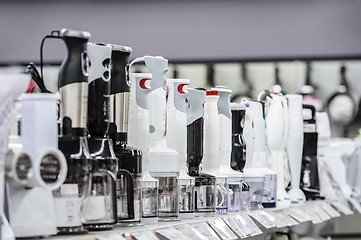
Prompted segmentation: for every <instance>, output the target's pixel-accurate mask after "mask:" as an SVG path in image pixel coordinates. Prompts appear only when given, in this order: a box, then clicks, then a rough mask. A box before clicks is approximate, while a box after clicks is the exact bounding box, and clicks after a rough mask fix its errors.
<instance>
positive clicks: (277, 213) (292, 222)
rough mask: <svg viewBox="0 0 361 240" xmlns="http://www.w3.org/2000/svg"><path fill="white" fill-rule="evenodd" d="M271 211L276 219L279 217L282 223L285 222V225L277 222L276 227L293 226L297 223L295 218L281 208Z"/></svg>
mask: <svg viewBox="0 0 361 240" xmlns="http://www.w3.org/2000/svg"><path fill="white" fill-rule="evenodd" d="M272 212H273V214H274V215H275V217H276V219H279V220H281V221H282V222H283V223H285V225H281V226H279V225H278V224H277V227H279V228H280V227H286V226H294V225H297V224H298V222H297V221H296V220H294V219H293V218H292V217H290V216H289V215H288V214H286V213H284V212H283V210H277V211H272Z"/></svg>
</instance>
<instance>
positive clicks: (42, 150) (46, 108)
mask: <svg viewBox="0 0 361 240" xmlns="http://www.w3.org/2000/svg"><path fill="white" fill-rule="evenodd" d="M57 101H58V97H57V96H56V95H55V94H45V93H41V94H35V93H33V94H25V95H23V96H22V98H21V105H22V106H21V109H22V121H21V122H22V125H21V139H22V140H21V141H22V144H23V148H24V149H27V150H29V151H30V152H31V154H32V159H33V168H34V176H33V178H32V179H31V180H30V186H34V187H35V186H39V187H42V188H44V189H47V190H55V189H57V188H59V187H60V186H61V185H62V184H63V182H64V181H65V178H66V174H67V163H66V160H65V157H64V155H63V154H62V153H61V152H60V151H59V150H58V125H57V114H58V113H57ZM48 154H51V155H53V156H54V157H55V159H56V161H58V163H59V166H60V171H59V175H58V177H57V180H56V181H55V182H52V183H46V182H44V180H43V179H42V177H41V175H40V173H41V171H40V170H41V169H40V165H41V161H42V159H43V158H44V157H45V156H46V155H48Z"/></svg>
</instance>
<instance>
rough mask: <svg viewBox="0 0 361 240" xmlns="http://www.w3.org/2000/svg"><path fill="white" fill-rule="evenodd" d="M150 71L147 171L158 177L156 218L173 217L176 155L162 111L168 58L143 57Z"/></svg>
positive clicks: (176, 198) (175, 211)
mask: <svg viewBox="0 0 361 240" xmlns="http://www.w3.org/2000/svg"><path fill="white" fill-rule="evenodd" d="M144 61H145V65H146V67H147V68H148V69H149V71H150V73H151V74H152V81H151V82H150V87H151V92H150V93H149V96H148V100H149V132H150V146H149V172H150V174H151V175H152V176H153V177H155V178H157V179H158V180H159V196H158V198H159V209H158V210H159V218H162V219H164V220H170V219H177V218H178V214H179V202H178V201H179V185H178V176H179V156H178V153H177V152H176V151H175V150H174V149H171V148H169V147H167V144H166V141H164V140H165V139H164V133H165V127H166V124H165V114H166V74H167V71H168V60H167V59H165V58H163V57H151V56H145V57H144Z"/></svg>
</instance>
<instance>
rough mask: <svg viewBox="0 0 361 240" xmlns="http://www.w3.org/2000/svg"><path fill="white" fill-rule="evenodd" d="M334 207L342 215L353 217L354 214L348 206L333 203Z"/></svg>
mask: <svg viewBox="0 0 361 240" xmlns="http://www.w3.org/2000/svg"><path fill="white" fill-rule="evenodd" d="M331 204H332V206H334V207H335V208H336V209H337V210H338V211H339V212H340V213H343V214H345V215H351V214H353V211H352V210H351V209H350V208H349V207H348V206H346V205H345V204H343V203H341V202H337V201H334V202H331Z"/></svg>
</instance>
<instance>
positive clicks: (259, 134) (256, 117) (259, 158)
mask: <svg viewBox="0 0 361 240" xmlns="http://www.w3.org/2000/svg"><path fill="white" fill-rule="evenodd" d="M249 108H250V109H251V110H252V112H253V124H254V128H253V129H254V148H253V149H254V151H253V160H252V167H256V168H267V158H266V157H267V154H266V122H265V119H264V118H263V106H262V103H260V102H256V101H250V102H249ZM247 150H248V148H247Z"/></svg>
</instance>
